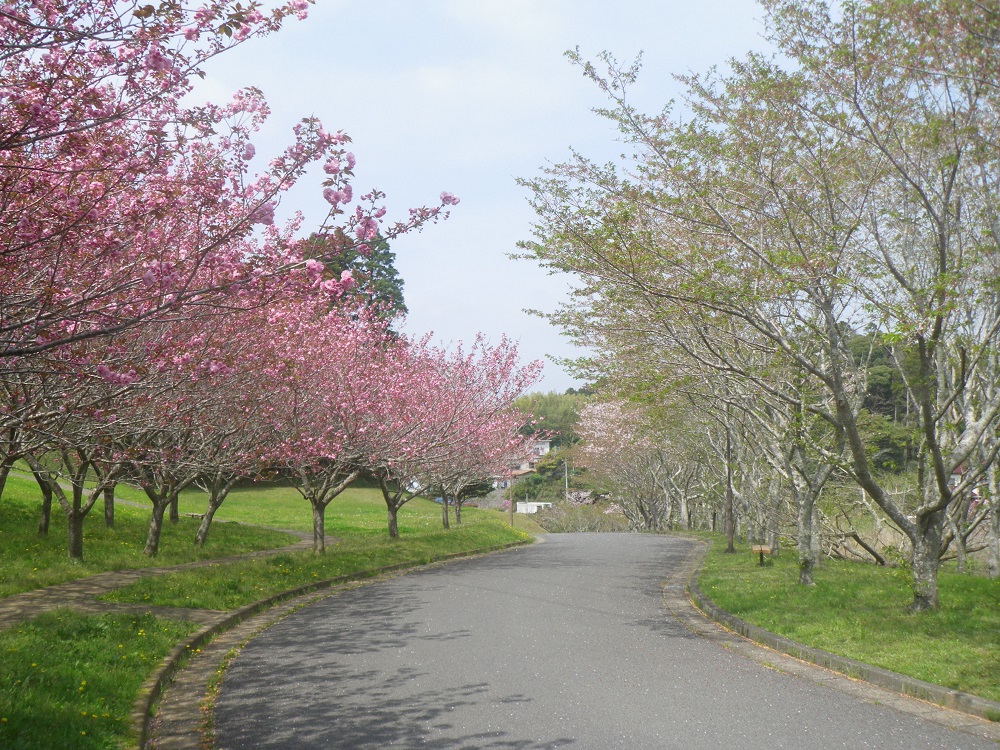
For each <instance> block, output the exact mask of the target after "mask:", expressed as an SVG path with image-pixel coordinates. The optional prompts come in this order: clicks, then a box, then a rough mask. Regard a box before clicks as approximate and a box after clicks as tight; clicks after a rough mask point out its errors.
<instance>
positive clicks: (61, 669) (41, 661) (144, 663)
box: [0, 477, 529, 750]
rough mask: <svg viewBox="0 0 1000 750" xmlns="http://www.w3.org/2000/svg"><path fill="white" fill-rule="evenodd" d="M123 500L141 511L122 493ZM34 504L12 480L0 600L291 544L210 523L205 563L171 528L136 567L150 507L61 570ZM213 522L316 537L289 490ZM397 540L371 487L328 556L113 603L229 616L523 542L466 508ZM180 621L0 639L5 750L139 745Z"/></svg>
mask: <svg viewBox="0 0 1000 750" xmlns="http://www.w3.org/2000/svg"><path fill="white" fill-rule="evenodd" d="M117 497H118V498H119V499H121V500H123V501H126V503H127V502H132V501H134V502H137V503H142V502H143V496H142V493H141V492H140V491H138V490H135V489H134V488H126V487H121V488H119V490H118V492H117ZM39 502H40V499H39V497H38V493H37V489H36V488H35V487H34V484H33V482H31V481H30V480H23V479H20V478H17V477H12V478H11V480H10V483H9V485H8V489H7V490H5V492H4V495H3V498H2V499H0V566H2V567H0V572H2V576H3V578H2V580H0V586H2V587H3V589H2V590H3V591H5V592H6V595H10V594H11V593H15V592H18V591H24V590H28V589H32V588H37V587H39V586H45V585H50V584H51V583H57V582H61V581H64V580H69V579H73V578H80V577H83V576H86V575H90V574H92V573H97V572H102V571H104V570H110V569H116V568H132V567H143V566H148V565H164V564H171V563H176V562H187V561H190V560H195V559H204V558H205V557H207V556H212V555H214V556H220V555H229V554H233V553H235V552H240V551H247V550H251V549H261V548H270V547H275V546H281V545H284V544H287V543H288V542H290V541H292V540H293V537H289V536H288V535H287V534H282V533H278V532H273V531H267V530H262V529H255V528H250V527H247V526H241V525H240V524H238V523H216V524H213V527H212V530H211V532H210V534H209V542H208V546H207V548H206V550H204V551H199V550H197V549H196V548H195V547H194V544H193V539H194V533H195V530H196V528H197V525H198V521H197V520H196V519H191V518H186V517H183V515H182V518H181V521H180V523H179V524H178V525H177V526H175V527H174V526H171V525H170V524H165V526H164V538H163V541H162V543H161V555H160V557H158V558H156V559H152V560H151V559H149V558H145V557H144V556H143V555H142V554H141V550H142V546H143V544H144V542H145V535H146V523H147V521H148V513H149V511H148V507H139V508H132V507H130V506H128V505H127V504H124V503H123V504H119V505H118V506H117V512H116V524H115V528H114V529H111V530H108V529H105V527H104V524H103V517H102V515H101V509H100V508H95V509H94V511H93V512H92V513H93V515H92V516H91V518H89V519H88V521H87V524H86V530H85V535H86V539H85V543H84V555H85V558H86V562H84V563H83V564H74V563H70V562H68V561H67V560H66V552H65V544H66V540H65V523H64V522H63V521H62V520H61V518H60V516H59V514H60V512H59V511H58V510H56V509H55V508H54V509H53V514H52V528H51V530H50V533H49V537H48V538H38V537H37V536H36V531H35V530H36V525H37V513H38V506H39ZM204 502H205V496H204V495H203V494H201V493H198V492H187V493H185V495H184V497H183V499H182V503H181V512H182V514H183V513H200V512H202V511H203V510H204ZM216 519H217V521H225V520H229V521H242V522H244V523H255V524H260V525H263V526H271V527H279V528H289V529H299V530H304V531H306V530H311V528H312V516H311V511H310V508H309V505H308V503H306V501H305V500H303V499H302V498H301V497H300V496H299V495H298V493H296V492H295V491H294V489H291V488H288V487H280V486H274V485H267V484H262V485H250V486H247V487H244V488H240V489H239V490H238V491H237V492H236V493H235V494H234V495H233V496H232V497H231V498H230V499H229V500H227V501H226V503H225V504H223V506H222V508H221V509H220V510H219V512H218V514H217V516H216ZM399 529H400V534H401V538H400V539H398V540H390V539H389V537H388V534H387V532H386V511H385V504H384V503H383V501H382V498H381V495H380V494H379V493H378V491H377V490H375V489H373V488H371V487H364V486H361V487H358V488H352V489H349V490H348V491H347V492H345V493H343V495H341V496H340V497H339V498H337V499H336V500H335V501H334V502H333V504H331V505H330V507H329V508H328V510H327V514H326V532H327V544H328V547H327V553H326V554H325V555H322V556H314V555H313V554H312V553H303V554H278V555H277V556H276V557H272V558H266V559H262V560H253V561H241V562H238V563H231V564H223V563H220V564H216V565H211V566H208V567H204V568H199V569H197V570H194V571H189V572H186V573H178V574H166V575H163V576H155V577H151V578H146V579H144V580H143V582H142V583H141V584H140V585H139V586H134V587H128V588H126V589H120V590H118V591H117V592H114V593H113V595H112V596H111V597H109V598H112V599H114V600H116V601H133V602H140V603H146V604H149V605H153V604H173V605H176V606H181V607H210V608H213V609H232V608H234V607H238V606H240V605H242V604H246V603H249V602H253V601H256V600H258V599H261V598H263V597H265V596H268V595H269V594H272V593H277V592H280V591H285V590H288V589H291V588H294V587H296V586H299V585H301V584H303V583H308V582H311V581H316V580H323V579H326V578H332V577H336V576H340V575H345V574H359V573H360V574H363V573H364V571H369V570H372V569H374V568H378V567H383V566H386V565H394V564H401V565H418V564H420V563H423V562H427V561H429V560H432V559H435V558H439V557H441V556H443V555H447V554H449V553H455V552H464V551H470V550H475V549H484V548H489V547H496V546H501V545H504V544H508V543H510V542H512V541H522V540H525V539H527V538H529V535H528V534H525V533H523V532H520V531H517V530H515V529H511V528H510V527H509V526H508V525H507V517H506V516H503V515H501V514H499V513H496V512H494V511H485V510H478V509H474V508H469V509H467V510H466V511H465V512H464V513H463V524H462V525H461V526H459V527H456V526H453V527H452V529H451V530H450V531H444V530H443V529H442V527H441V509H440V506H438V505H436V504H434V503H431V502H429V501H426V500H420V499H417V500H414V501H412V502H411V503H409V504H408V505H406V506H405V507H404V508H403V509H402V510H401V511H400V515H399ZM194 629H195V626H193V625H191V624H190V623H188V622H183V621H174V620H168V619H163V618H158V617H155V616H154V615H152V614H146V615H141V616H131V615H121V616H119V615H114V616H112V615H99V616H85V615H82V614H78V613H73V612H70V611H68V610H67V611H59V612H54V613H49V614H45V615H42V616H39V617H37V618H34V619H33V620H31V621H30V622H27V623H25V624H23V625H21V626H18V627H15V628H11V629H8V630H0V748H3V749H4V750H7V748H18V749H20V750H53V749H54V748H81V750H84V749H86V750H91V749H94V750H112V749H118V748H122V747H126V746H128V745H129V744H134V742H135V737H134V735H133V729H132V726H131V722H130V711H131V708H132V706H133V704H134V703H135V700H136V697H137V695H138V690H139V688H140V686H141V685H142V683H143V682H144V681H145V680H146V678H147V677H148V676H149V675H150V674H151V673H152V671H153V669H155V667H156V665H157V664H158V663H159V661H160V660H161V659H162V657H163V656H164V655H165V654H167V653H168V652H169V651H170V650H171V649H172V648H173V646H174V645H175V644H176V643H178V642H180V641H181V640H182V639H183V638H184V637H185V636H187V635H188V634H189V633H191V632H193V630H194Z"/></svg>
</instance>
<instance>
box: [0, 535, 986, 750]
mask: <svg viewBox="0 0 1000 750" xmlns="http://www.w3.org/2000/svg"><path fill="white" fill-rule="evenodd" d="M288 533H291V534H294V535H295V536H298V537H299V539H300V541H298V542H296V543H295V544H292V545H289V546H286V547H281V548H278V549H273V550H263V551H259V552H252V553H246V554H242V555H233V556H230V557H225V558H216V559H212V560H200V561H196V562H191V563H185V564H182V565H171V566H162V567H156V568H145V569H142V570H121V571H112V572H108V573H101V574H99V575H95V576H91V577H89V578H84V579H80V580H77V581H71V582H68V583H63V584H58V585H56V586H50V587H48V588H45V589H40V590H37V591H30V592H26V593H24V594H18V595H15V596H11V597H7V598H5V599H0V628H6V627H11V626H13V625H15V624H17V623H19V622H22V621H25V620H27V619H30V618H32V617H34V616H36V615H38V614H40V613H42V612H45V611H50V610H53V609H57V608H63V607H71V608H73V609H76V610H79V611H84V612H90V613H100V612H136V613H140V612H152V613H154V614H157V615H160V616H163V617H169V618H175V619H184V620H189V621H193V622H196V623H198V624H200V625H202V626H203V628H204V627H209V626H212V625H218V624H219V623H221V622H222V621H224V620H225V619H227V618H231V616H232V612H223V611H218V610H194V609H187V608H174V607H151V606H149V605H139V604H119V603H114V602H101V601H97V600H96V597H98V596H100V595H102V594H105V593H107V592H109V591H111V590H113V589H116V588H120V587H122V586H125V585H128V584H129V583H132V582H134V581H136V580H139V579H140V578H143V577H145V576H153V575H163V574H166V573H170V572H174V571H178V570H186V569H189V568H197V567H205V566H208V565H215V564H218V563H220V562H233V561H236V560H245V559H252V558H257V557H265V556H269V555H275V554H281V553H287V552H290V551H297V550H305V549H309V548H310V547H311V543H312V541H311V539H312V538H311V534H309V533H304V532H288ZM704 554H705V550H704V547H703V546H702V545H701V544H694V545H692V548H691V552H690V554H689V555H688V556H687V558H686V560H685V561H684V563H683V564H682V565H680V566H678V568H677V569H676V570H674V571H673V572H672V573H671V574H670V577H669V578H668V579H667V580H665V581H664V582H663V584H662V591H663V604H664V606H665V608H666V610H667V612H668V613H669V615H670V616H672V617H674V618H676V619H677V620H678V621H679V622H680V623H682V624H683V625H684V626H685V627H686V628H687V629H688V630H690V631H691V632H692V633H694V634H696V635H698V636H701V637H703V638H706V639H708V640H710V641H711V642H713V643H715V644H716V645H718V646H719V647H721V648H724V649H727V650H729V651H731V652H733V653H735V654H738V655H740V656H743V657H746V658H748V659H752V660H754V661H756V662H758V663H760V664H763V665H765V666H767V667H769V668H772V669H776V670H779V671H781V672H785V673H788V674H792V675H795V676H797V677H801V678H803V679H806V680H810V681H813V682H818V683H822V684H824V685H829V686H832V687H835V688H837V689H838V690H842V691H844V692H846V693H850V694H852V695H855V696H857V697H859V698H861V699H862V700H864V701H866V702H869V703H877V704H882V705H891V706H892V707H894V708H896V709H897V710H900V711H902V712H904V713H909V714H913V715H916V716H919V717H921V718H923V719H925V720H928V721H932V722H935V723H938V724H941V725H943V726H947V727H951V728H955V729H960V730H962V731H964V732H967V733H969V734H970V735H974V736H977V737H981V738H986V739H990V740H993V741H995V742H1000V724H994V723H990V722H987V721H984V720H981V719H978V718H976V717H974V716H969V715H966V714H962V713H959V712H957V711H952V710H949V709H946V708H941V707H939V706H936V705H933V704H929V703H925V702H923V701H919V700H916V699H913V698H909V697H906V696H903V695H900V694H898V693H895V692H892V691H889V690H885V689H883V688H879V687H876V686H873V685H869V684H867V683H864V682H861V681H858V680H854V679H851V678H849V677H846V676H843V675H840V674H838V673H835V672H831V671H828V670H826V669H823V668H821V667H817V666H815V665H813V664H809V663H806V662H803V661H800V660H798V659H795V658H793V657H791V656H787V655H785V654H782V653H779V652H777V651H773V650H771V649H769V648H765V647H762V646H759V645H757V644H755V643H753V642H752V641H749V640H747V639H744V638H742V637H739V636H737V635H735V634H733V633H731V632H730V631H728V630H726V629H724V628H722V627H721V626H719V625H718V624H717V623H715V622H713V621H712V620H709V619H708V618H707V617H706V616H705V615H703V614H702V613H701V612H700V611H699V610H698V609H697V608H695V607H694V606H693V604H692V602H691V599H690V598H689V596H688V594H687V584H688V582H689V581H690V580H691V578H692V577H693V575H694V574H695V573H696V572H697V570H698V568H699V566H700V564H701V561H702V559H703V558H704ZM390 575H396V574H390ZM383 578H384V576H383ZM377 580H380V579H379V578H372V579H368V580H367V581H366V582H365V583H348V584H344V585H342V586H338V587H335V588H330V589H325V590H323V591H322V592H312V593H309V594H305V595H303V596H300V597H298V598H295V599H291V600H286V601H284V602H282V603H280V604H278V605H276V606H274V607H271V608H269V609H267V610H265V611H263V612H261V613H260V614H258V615H255V616H252V617H249V618H247V619H245V620H243V621H242V622H240V623H239V624H237V625H235V626H234V627H232V628H230V629H228V630H225V631H224V632H222V633H221V634H219V635H218V636H216V637H215V638H214V639H213V640H212V641H211V642H210V643H208V644H206V645H203V646H202V647H201V648H200V649H198V650H197V652H196V653H195V654H194V656H192V657H191V658H190V659H189V660H188V662H187V664H186V665H185V666H184V668H183V669H181V670H180V671H179V672H177V673H176V674H175V675H174V676H173V678H172V679H171V681H170V683H169V684H168V685H167V687H166V688H165V690H164V692H163V695H162V696H161V699H160V702H159V704H158V706H157V710H156V714H155V718H154V719H153V721H152V723H151V725H150V740H149V742H148V743H147V745H146V747H147V748H153V749H155V750H204V748H211V747H213V744H212V741H211V698H210V697H208V696H210V693H211V690H212V688H211V685H212V683H213V680H214V679H215V678H216V677H217V676H218V674H219V673H220V672H221V670H222V668H223V664H224V662H225V660H226V659H227V657H228V656H230V655H231V654H232V653H234V650H237V649H239V648H240V647H241V646H242V645H244V644H245V643H247V642H248V641H249V640H251V639H252V638H253V637H254V636H255V635H257V634H259V633H260V632H261V631H262V630H265V629H266V628H268V627H270V626H271V625H273V624H274V623H275V622H277V621H278V620H280V619H282V618H283V617H285V616H286V615H287V614H289V613H290V612H293V611H295V610H296V609H299V608H301V607H303V606H307V605H309V604H312V603H314V602H316V601H319V600H320V599H323V598H326V597H329V596H333V595H336V594H338V593H339V592H340V591H342V590H343V589H344V588H348V587H353V586H358V585H365V584H367V583H369V582H372V581H377Z"/></svg>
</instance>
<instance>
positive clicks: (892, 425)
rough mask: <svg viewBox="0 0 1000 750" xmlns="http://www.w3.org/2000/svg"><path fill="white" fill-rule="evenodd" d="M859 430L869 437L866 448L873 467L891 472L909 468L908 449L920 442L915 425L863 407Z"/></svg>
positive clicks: (859, 416) (866, 439)
mask: <svg viewBox="0 0 1000 750" xmlns="http://www.w3.org/2000/svg"><path fill="white" fill-rule="evenodd" d="M858 430H859V431H860V432H861V434H862V435H863V436H864V438H865V449H866V451H867V454H868V459H869V460H870V461H871V464H872V467H873V468H875V469H877V470H879V471H891V472H899V471H903V470H904V469H906V468H907V458H908V452H909V451H910V449H911V446H912V445H913V444H914V443H915V442H918V436H917V435H916V428H915V427H913V426H907V425H906V424H903V423H902V422H898V421H895V420H893V419H891V418H890V417H887V416H885V415H884V414H880V413H878V412H870V411H862V412H861V413H860V414H858Z"/></svg>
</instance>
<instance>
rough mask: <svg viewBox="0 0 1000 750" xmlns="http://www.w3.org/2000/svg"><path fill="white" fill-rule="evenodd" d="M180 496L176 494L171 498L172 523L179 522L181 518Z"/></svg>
mask: <svg viewBox="0 0 1000 750" xmlns="http://www.w3.org/2000/svg"><path fill="white" fill-rule="evenodd" d="M179 506H180V496H179V495H178V494H175V495H174V496H173V498H172V499H171V500H170V523H177V522H179V521H180V520H181V514H180V507H179Z"/></svg>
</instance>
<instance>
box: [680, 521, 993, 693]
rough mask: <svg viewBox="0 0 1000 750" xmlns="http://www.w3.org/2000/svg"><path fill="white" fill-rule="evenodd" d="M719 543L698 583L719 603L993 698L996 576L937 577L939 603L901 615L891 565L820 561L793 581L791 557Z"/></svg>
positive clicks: (813, 640) (844, 651) (904, 592)
mask: <svg viewBox="0 0 1000 750" xmlns="http://www.w3.org/2000/svg"><path fill="white" fill-rule="evenodd" d="M724 546H725V545H724V543H723V542H722V541H721V538H720V539H717V540H716V543H715V544H714V545H713V547H712V551H711V552H710V553H709V555H708V557H707V558H706V560H705V564H704V566H703V568H702V572H701V575H700V576H699V577H698V584H699V586H700V587H701V590H702V591H703V592H704V593H705V594H706V595H707V596H708V597H709V598H710V599H711V600H712V601H713V602H715V604H717V605H718V606H719V607H721V608H722V609H724V610H726V611H727V612H731V613H732V614H734V615H736V616H737V617H739V618H741V619H743V620H746V621H747V622H750V623H753V624H754V625H759V626H760V627H762V628H766V629H767V630H770V631H772V632H774V633H778V634H780V635H784V636H787V637H788V638H791V639H793V640H795V641H798V642H800V643H804V644H806V645H808V646H813V647H815V648H820V649H823V650H825V651H830V652H832V653H835V654H840V655H841V656H846V657H848V658H851V659H856V660H858V661H862V662H865V663H867V664H873V665H875V666H879V667H883V668H885V669H889V670H892V671H894V672H899V673H901V674H906V675H910V676H911V677H916V678H917V679H921V680H926V681H927V682H932V683H936V684H938V685H943V686H945V687H948V688H952V689H955V690H961V691H964V692H967V693H972V694H974V695H980V696H982V697H984V698H989V699H991V700H1000V684H998V683H997V680H996V675H997V674H998V673H1000V582H998V581H995V580H989V579H987V578H977V577H973V576H963V575H953V574H942V575H941V576H940V578H939V581H938V584H939V592H940V602H941V607H940V609H939V610H936V611H930V612H921V613H912V612H910V611H908V609H907V605H909V604H910V602H911V601H912V594H911V591H910V588H909V577H908V576H899V575H897V574H896V571H895V570H894V569H892V568H889V569H886V568H880V567H877V566H875V565H867V564H862V563H848V562H843V561H836V560H827V561H825V562H824V563H823V567H822V568H821V569H818V570H817V571H816V585H815V586H800V585H799V584H798V583H797V580H798V568H797V565H796V557H795V555H794V554H785V555H781V556H780V557H778V558H777V559H776V560H775V562H774V565H773V566H766V567H763V568H762V567H760V566H759V565H758V564H757V557H756V556H755V555H752V554H751V553H750V552H749V550H747V549H746V548H744V549H743V550H738V552H740V554H736V555H725V554H723V553H722V549H723V548H724Z"/></svg>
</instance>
